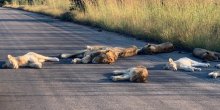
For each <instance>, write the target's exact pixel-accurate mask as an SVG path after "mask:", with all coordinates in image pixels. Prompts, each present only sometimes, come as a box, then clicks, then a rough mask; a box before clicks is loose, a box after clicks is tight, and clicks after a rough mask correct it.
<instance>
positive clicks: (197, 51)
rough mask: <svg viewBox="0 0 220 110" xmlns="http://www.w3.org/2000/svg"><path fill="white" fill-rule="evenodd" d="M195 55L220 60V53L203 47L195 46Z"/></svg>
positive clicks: (204, 58)
mask: <svg viewBox="0 0 220 110" xmlns="http://www.w3.org/2000/svg"><path fill="white" fill-rule="evenodd" d="M193 56H195V57H197V58H200V59H202V60H204V61H218V60H219V59H220V53H218V52H214V51H209V50H206V49H202V48H195V49H194V50H193Z"/></svg>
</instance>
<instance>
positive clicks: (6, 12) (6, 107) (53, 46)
mask: <svg viewBox="0 0 220 110" xmlns="http://www.w3.org/2000/svg"><path fill="white" fill-rule="evenodd" d="M94 44H96V45H97V44H100V45H103V44H104V45H111V46H122V47H128V46H130V45H137V46H139V47H141V46H143V45H144V44H145V42H143V41H138V40H135V39H133V38H129V37H126V36H122V35H119V34H116V33H112V32H106V31H102V32H99V31H97V29H95V28H90V27H86V26H81V25H78V24H74V23H69V22H63V21H59V20H57V19H53V18H51V17H47V16H44V15H40V14H35V13H30V12H25V11H21V10H14V9H7V8H0V60H1V63H3V61H4V60H5V58H6V56H7V55H8V54H12V55H14V56H17V55H22V54H25V53H27V52H29V51H34V52H38V53H41V54H45V55H50V56H54V55H58V54H60V53H71V52H73V51H74V50H78V49H83V48H84V47H85V46H86V45H94ZM184 56H185V57H190V58H192V55H191V54H190V53H178V52H173V53H166V54H158V55H142V56H135V57H130V58H123V59H119V60H118V61H117V62H116V63H115V64H112V65H107V64H70V63H69V61H70V60H62V61H61V62H59V63H51V62H49V63H45V64H44V66H43V69H28V68H27V69H18V70H11V69H0V110H219V109H220V103H219V102H220V85H219V84H220V79H212V78H209V77H208V76H207V74H208V72H211V71H213V70H216V69H215V68H214V64H216V63H212V67H211V68H203V71H202V72H183V71H178V72H173V71H169V70H162V65H163V64H165V62H166V61H167V60H168V58H169V57H172V58H174V59H177V58H180V57H184ZM194 59H195V58H194ZM195 60H198V59H195ZM198 61H199V60H198ZM139 64H142V65H145V66H147V67H148V68H149V72H150V76H149V80H148V82H147V83H130V82H126V81H123V82H112V81H111V80H110V79H109V77H110V76H111V72H112V71H113V70H115V69H125V68H128V67H132V66H136V65H139Z"/></svg>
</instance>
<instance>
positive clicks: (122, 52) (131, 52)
mask: <svg viewBox="0 0 220 110" xmlns="http://www.w3.org/2000/svg"><path fill="white" fill-rule="evenodd" d="M86 49H88V50H112V51H115V52H116V54H118V56H119V57H131V56H135V55H137V52H138V48H137V47H136V46H134V45H133V46H131V47H128V48H123V47H110V46H99V45H98V46H87V48H86Z"/></svg>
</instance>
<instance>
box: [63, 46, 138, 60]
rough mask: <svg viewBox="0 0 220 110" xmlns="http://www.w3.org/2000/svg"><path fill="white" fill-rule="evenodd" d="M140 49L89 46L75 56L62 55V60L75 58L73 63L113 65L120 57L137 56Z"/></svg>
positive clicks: (133, 47)
mask: <svg viewBox="0 0 220 110" xmlns="http://www.w3.org/2000/svg"><path fill="white" fill-rule="evenodd" d="M137 50H138V48H137V47H136V46H132V47H129V48H122V47H110V46H87V47H86V49H85V50H81V51H78V52H76V53H75V54H61V55H60V58H73V60H72V63H83V64H87V63H95V64H97V63H99V64H112V63H114V62H116V60H117V59H118V57H130V56H134V55H136V54H137Z"/></svg>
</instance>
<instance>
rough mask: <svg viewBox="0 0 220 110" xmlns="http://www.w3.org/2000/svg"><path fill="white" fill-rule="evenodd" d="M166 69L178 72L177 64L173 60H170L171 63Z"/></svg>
mask: <svg viewBox="0 0 220 110" xmlns="http://www.w3.org/2000/svg"><path fill="white" fill-rule="evenodd" d="M164 69H168V70H173V71H176V70H177V64H176V63H175V62H174V61H173V59H172V58H169V61H168V62H167V64H166V65H165V67H164Z"/></svg>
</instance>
